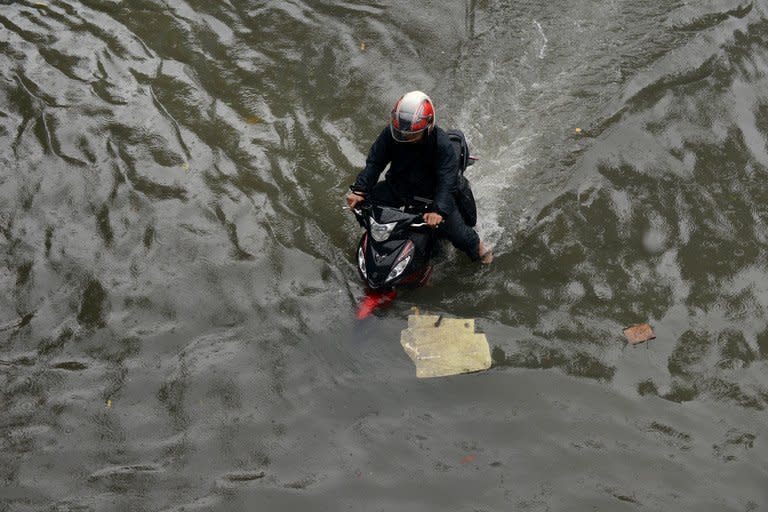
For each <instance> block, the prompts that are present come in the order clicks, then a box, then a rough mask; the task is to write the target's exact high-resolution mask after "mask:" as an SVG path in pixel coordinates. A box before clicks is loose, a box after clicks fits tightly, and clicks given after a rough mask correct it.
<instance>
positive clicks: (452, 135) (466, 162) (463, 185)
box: [445, 128, 477, 227]
mask: <svg viewBox="0 0 768 512" xmlns="http://www.w3.org/2000/svg"><path fill="white" fill-rule="evenodd" d="M445 133H446V134H447V135H448V138H449V139H450V141H451V144H453V149H454V151H456V156H457V157H458V159H459V175H458V177H457V183H456V185H457V186H456V193H455V194H454V198H455V199H456V206H458V207H459V212H460V213H461V216H462V218H463V219H464V222H466V223H467V225H468V226H469V227H475V225H476V224H477V205H476V204H475V196H474V194H472V187H470V185H469V180H467V178H465V177H464V171H465V170H467V167H469V166H470V165H472V164H473V163H474V160H473V159H472V158H470V156H469V145H468V144H467V138H466V137H465V136H464V132H462V131H461V130H458V129H455V128H452V129H450V130H446V131H445Z"/></svg>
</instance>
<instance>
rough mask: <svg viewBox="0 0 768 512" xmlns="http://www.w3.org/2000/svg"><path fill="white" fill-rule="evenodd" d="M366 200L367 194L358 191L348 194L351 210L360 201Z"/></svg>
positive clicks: (348, 203) (348, 204)
mask: <svg viewBox="0 0 768 512" xmlns="http://www.w3.org/2000/svg"><path fill="white" fill-rule="evenodd" d="M363 201H365V196H364V195H362V194H358V193H356V192H350V193H349V194H347V206H349V209H350V210H354V209H355V208H356V207H357V205H358V203H362V202H363Z"/></svg>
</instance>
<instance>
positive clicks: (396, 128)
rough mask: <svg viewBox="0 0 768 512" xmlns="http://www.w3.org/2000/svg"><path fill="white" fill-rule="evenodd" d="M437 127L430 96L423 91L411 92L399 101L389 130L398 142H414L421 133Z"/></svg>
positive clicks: (391, 116)
mask: <svg viewBox="0 0 768 512" xmlns="http://www.w3.org/2000/svg"><path fill="white" fill-rule="evenodd" d="M434 125H435V107H434V106H433V105H432V100H431V99H429V96H427V95H426V94H424V93H423V92H421V91H411V92H409V93H406V94H404V95H403V96H401V97H400V99H399V100H397V103H395V106H394V107H393V108H392V112H391V114H390V121H389V129H390V131H391V132H392V137H393V138H394V139H395V140H396V141H398V142H413V141H415V140H418V139H419V138H421V133H422V132H424V131H425V130H426V131H429V130H431V129H432V127H433V126H434Z"/></svg>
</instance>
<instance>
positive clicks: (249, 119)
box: [245, 114, 264, 124]
mask: <svg viewBox="0 0 768 512" xmlns="http://www.w3.org/2000/svg"><path fill="white" fill-rule="evenodd" d="M245 122H246V123H248V124H261V123H263V122H264V120H263V119H262V118H260V117H259V116H257V115H256V114H253V115H250V116H248V117H246V118H245Z"/></svg>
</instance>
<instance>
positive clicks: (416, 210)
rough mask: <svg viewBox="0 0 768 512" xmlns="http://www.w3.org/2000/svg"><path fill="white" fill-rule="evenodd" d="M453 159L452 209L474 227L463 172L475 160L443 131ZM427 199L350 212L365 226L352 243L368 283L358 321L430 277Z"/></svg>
mask: <svg viewBox="0 0 768 512" xmlns="http://www.w3.org/2000/svg"><path fill="white" fill-rule="evenodd" d="M446 133H447V135H448V138H449V140H450V141H451V143H452V144H453V145H454V149H455V151H456V155H457V156H458V161H459V165H458V169H457V172H458V183H457V191H456V194H455V196H454V197H455V199H456V204H457V207H458V209H459V211H460V213H461V214H462V217H463V218H464V221H465V222H466V223H467V225H469V226H472V227H474V226H475V224H476V223H477V209H476V205H475V198H474V196H473V194H472V188H471V187H470V185H469V181H467V179H466V178H465V177H464V171H465V170H466V169H467V167H469V166H470V165H473V164H474V163H475V161H477V160H478V158H477V157H475V156H471V155H470V154H469V146H468V144H467V140H466V138H465V137H464V133H462V131H461V130H457V129H452V130H447V132H446ZM431 204H432V200H431V199H426V198H421V197H414V202H413V203H412V204H409V205H406V206H402V207H400V208H394V207H391V206H386V205H378V204H375V203H371V202H370V201H367V200H366V201H364V202H362V203H360V206H359V207H358V208H354V209H353V210H352V211H353V212H354V214H355V217H356V218H357V221H358V223H359V224H360V225H361V226H362V227H363V228H365V232H364V233H363V236H362V237H361V238H360V243H358V245H357V271H358V272H359V274H360V277H361V278H362V279H363V281H364V282H365V283H366V284H367V289H366V294H365V297H364V299H363V301H362V302H361V303H360V305H359V306H358V310H357V318H359V319H363V318H365V317H367V316H368V315H370V314H371V313H373V311H374V310H375V309H376V308H377V307H382V306H385V305H387V304H389V303H390V302H392V301H393V300H394V298H395V297H396V296H397V288H398V287H403V286H412V287H419V286H423V285H425V284H426V283H427V281H428V280H429V276H430V275H431V274H432V265H431V264H430V259H431V258H432V256H434V254H435V252H436V249H437V235H436V234H435V230H434V229H433V228H430V227H429V225H428V224H427V223H426V222H424V218H423V215H424V213H426V212H427V211H429V206H430V205H431Z"/></svg>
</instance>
